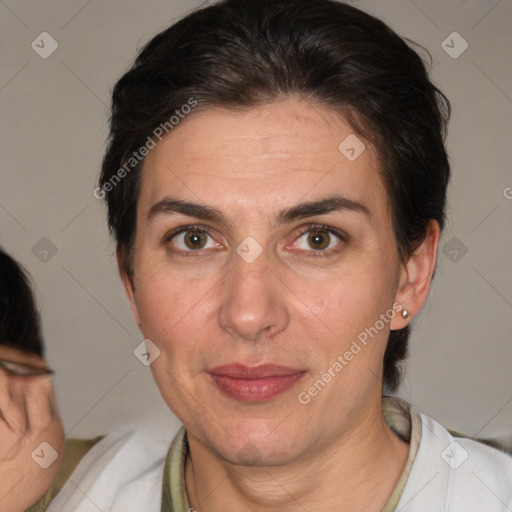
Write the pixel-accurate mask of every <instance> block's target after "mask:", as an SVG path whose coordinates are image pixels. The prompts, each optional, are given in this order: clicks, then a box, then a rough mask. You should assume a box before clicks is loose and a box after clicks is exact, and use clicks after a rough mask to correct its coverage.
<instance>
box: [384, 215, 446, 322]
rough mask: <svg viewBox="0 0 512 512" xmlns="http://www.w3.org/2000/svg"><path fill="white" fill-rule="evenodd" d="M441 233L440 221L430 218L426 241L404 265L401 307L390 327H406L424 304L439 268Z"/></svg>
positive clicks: (398, 298)
mask: <svg viewBox="0 0 512 512" xmlns="http://www.w3.org/2000/svg"><path fill="white" fill-rule="evenodd" d="M440 232H441V230H440V228H439V223H438V222H437V221H436V220H434V219H431V220H430V222H429V226H428V229H427V235H426V237H425V240H424V241H423V242H422V243H421V245H420V246H419V247H418V248H417V249H416V250H415V251H414V253H413V254H412V255H411V256H410V257H409V259H408V260H407V263H405V264H403V265H402V266H401V269H400V277H399V282H398V289H397V292H396V296H395V301H396V302H397V303H398V304H400V305H401V306H402V309H401V310H400V312H399V314H397V315H395V317H394V318H393V319H392V320H391V325H390V327H391V330H397V329H403V328H404V327H405V326H406V325H407V324H408V323H409V322H410V321H411V319H412V318H413V317H414V316H416V315H417V314H418V313H419V311H420V309H421V308H422V307H423V304H425V302H426V300H427V297H428V293H429V291H430V285H431V283H432V276H433V275H434V270H435V267H436V260H437V247H438V244H439V236H440ZM403 310H407V311H408V312H409V316H408V317H407V318H403V316H402V311H403Z"/></svg>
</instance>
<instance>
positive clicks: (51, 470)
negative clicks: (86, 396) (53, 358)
mask: <svg viewBox="0 0 512 512" xmlns="http://www.w3.org/2000/svg"><path fill="white" fill-rule="evenodd" d="M0 358H2V359H6V360H9V361H13V362H15V363H19V364H27V365H30V366H32V367H35V368H41V369H44V368H45V367H46V366H45V363H44V361H43V360H42V359H41V358H39V357H37V356H33V355H27V354H24V353H22V352H19V351H17V350H14V349H11V348H8V347H4V346H0ZM43 442H46V443H48V444H49V445H50V446H51V448H48V447H47V446H46V445H43V447H40V445H41V443H43ZM63 451H64V430H63V427H62V422H61V420H60V417H59V413H58V410H57V404H56V400H55V394H54V390H53V384H52V378H51V376H49V375H39V376H32V377H28V376H20V375H13V374H10V373H8V372H7V371H6V370H5V369H4V368H2V367H0V510H6V511H7V510H9V511H12V512H22V511H24V510H25V509H27V508H28V507H30V506H31V505H33V504H34V503H35V502H37V500H39V498H40V497H41V496H43V495H44V493H45V492H46V491H47V490H48V489H49V487H50V485H51V483H52V482H53V480H54V478H55V477H56V475H57V473H58V471H59V468H60V464H61V462H62V455H63ZM55 452H57V454H58V457H57V459H56V460H54V461H53V462H52V458H53V456H54V454H55ZM50 462H51V464H50V465H49V466H48V467H47V468H46V469H45V468H44V467H43V466H46V465H48V464H49V463H50Z"/></svg>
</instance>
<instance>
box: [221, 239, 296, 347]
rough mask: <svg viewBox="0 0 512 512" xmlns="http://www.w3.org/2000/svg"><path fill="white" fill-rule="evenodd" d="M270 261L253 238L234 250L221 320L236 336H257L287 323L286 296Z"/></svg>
mask: <svg viewBox="0 0 512 512" xmlns="http://www.w3.org/2000/svg"><path fill="white" fill-rule="evenodd" d="M251 244H252V245H251ZM258 245H259V244H258ZM260 247H261V246H260ZM268 263H269V262H268V258H267V254H266V252H265V251H263V248H260V249H258V248H257V247H256V246H255V244H254V242H253V241H251V240H248V241H244V242H242V243H241V244H240V245H239V246H238V248H237V251H236V253H234V254H233V257H232V261H231V263H230V264H231V268H230V272H228V274H227V276H226V278H225V280H224V281H223V291H222V299H221V303H220V306H219V324H220V326H221V328H223V329H225V330H228V331H229V332H230V334H231V335H233V336H236V337H237V338H243V339H246V340H256V339H257V338H258V337H260V336H261V335H262V334H263V333H265V334H267V335H271V334H274V333H275V332H277V331H279V330H281V329H283V328H284V327H285V326H286V322H287V316H288V315H287V311H286V301H285V297H284V296H283V294H281V293H280V292H279V287H278V286H276V283H275V280H276V278H275V277H274V276H273V272H271V271H270V270H269V268H268Z"/></svg>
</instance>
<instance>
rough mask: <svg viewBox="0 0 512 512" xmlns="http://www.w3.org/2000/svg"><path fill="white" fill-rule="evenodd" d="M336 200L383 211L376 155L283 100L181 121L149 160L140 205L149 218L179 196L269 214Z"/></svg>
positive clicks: (306, 108) (336, 123)
mask: <svg viewBox="0 0 512 512" xmlns="http://www.w3.org/2000/svg"><path fill="white" fill-rule="evenodd" d="M347 149H348V152H347ZM352 149H353V151H352ZM359 153H360V154H359ZM354 156H356V158H353V157H354ZM349 157H350V158H349ZM333 192H335V193H339V194H342V195H344V196H346V197H348V198H350V199H352V200H354V201H362V200H363V199H366V201H365V202H366V203H370V206H371V205H374V208H377V209H379V208H385V206H386V202H387V198H386V194H385V190H384V186H383V183H382V179H381V175H380V172H379V167H378V159H377V155H376V151H375V149H374V148H373V147H372V146H371V145H370V144H368V142H367V141H364V140H363V139H362V138H361V137H357V136H356V135H355V133H354V130H353V129H352V128H351V127H350V125H349V124H348V122H347V121H346V120H345V119H343V117H341V116H340V115H339V114H337V113H334V112H333V111H329V110H327V109H326V108H324V107H322V106H319V105H316V104H311V103H308V102H306V101H302V100H294V99H288V100H285V101H282V102H276V103H271V104H267V105H264V106H261V107H256V108H253V109H251V110H246V111H233V110H229V109H224V108H210V109H206V110H203V111H200V112H195V113H193V114H191V115H190V116H189V117H188V118H185V119H184V120H183V121H181V123H180V125H178V126H177V127H176V128H175V129H174V130H173V131H172V132H170V133H169V135H167V136H166V137H165V138H164V139H163V140H162V141H161V142H159V143H158V144H157V145H156V147H155V148H154V149H152V150H151V152H150V153H149V155H148V156H147V158H146V161H145V163H144V168H143V177H142V187H141V193H140V197H139V205H140V207H141V208H142V209H143V210H144V209H145V210H147V209H149V208H150V207H151V205H153V204H155V203H156V202H157V201H159V200H161V199H162V198H163V197H165V196H166V195H169V196H174V197H175V196H180V195H181V196H183V197H184V198H187V199H193V200H195V201H198V202H203V203H206V204H219V203H224V205H225V206H228V203H229V206H230V207H236V206H238V207H240V208H243V207H249V206H253V207H254V206H255V205H254V202H258V204H265V205H267V206H269V207H272V206H276V205H277V203H286V204H289V203H293V202H295V201H298V200H299V199H301V198H303V199H307V200H314V199H315V196H318V197H320V196H322V197H323V196H325V195H326V194H327V193H333Z"/></svg>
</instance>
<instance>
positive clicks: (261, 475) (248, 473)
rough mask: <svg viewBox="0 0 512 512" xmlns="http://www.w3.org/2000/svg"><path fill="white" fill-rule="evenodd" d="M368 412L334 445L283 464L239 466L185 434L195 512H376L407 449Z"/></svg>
mask: <svg viewBox="0 0 512 512" xmlns="http://www.w3.org/2000/svg"><path fill="white" fill-rule="evenodd" d="M376 405H377V406H378V407H379V409H378V410H377V411H375V410H370V411H367V413H366V415H365V416H366V417H363V418H358V421H357V423H356V424H357V425H365V428H354V429H352V430H351V431H350V432H346V433H344V434H343V435H340V437H339V438H338V439H337V440H336V442H335V443H333V444H330V445H328V446H326V447H325V448H324V449H321V450H318V451H316V452H315V454H314V455H313V456H310V457H303V458H300V460H297V461H295V462H293V463H290V464H287V465H283V466H239V465H235V464H231V463H229V462H227V461H226V460H224V459H221V458H220V457H219V456H218V455H217V454H215V453H214V452H213V451H211V450H210V449H208V448H207V447H205V446H204V445H203V444H201V443H200V442H199V441H198V440H197V439H196V438H195V437H193V436H188V441H189V447H190V452H189V455H188V457H187V461H186V468H185V479H186V487H187V494H188V497H189V501H190V505H191V507H193V508H194V509H196V510H197V511H199V512H203V511H208V512H220V511H222V512H230V511H231V510H233V511H235V510H247V511H250V512H263V511H265V512H274V511H275V512H277V511H279V512H303V511H304V510H308V512H320V511H322V512H323V511H325V510H336V511H337V512H349V511H350V512H352V511H354V510H365V511H366V512H372V511H376V512H377V511H380V510H382V509H383V507H384V506H385V505H386V502H387V501H388V499H389V497H390V495H391V494H392V492H393V490H394V488H395V486H396V484H397V482H398V480H399V478H400V475H401V473H402V471H403V468H404V466H405V462H406V460H407V455H408V451H409V445H408V444H407V443H405V442H403V441H401V440H400V439H399V438H398V437H397V435H396V434H395V433H394V432H393V431H392V430H391V429H390V428H389V426H388V425H387V423H386V422H385V420H384V418H383V416H382V413H381V409H380V408H381V403H380V402H379V403H378V404H376Z"/></svg>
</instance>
